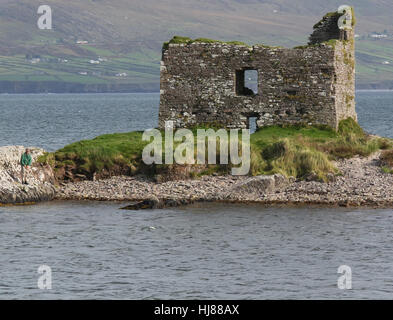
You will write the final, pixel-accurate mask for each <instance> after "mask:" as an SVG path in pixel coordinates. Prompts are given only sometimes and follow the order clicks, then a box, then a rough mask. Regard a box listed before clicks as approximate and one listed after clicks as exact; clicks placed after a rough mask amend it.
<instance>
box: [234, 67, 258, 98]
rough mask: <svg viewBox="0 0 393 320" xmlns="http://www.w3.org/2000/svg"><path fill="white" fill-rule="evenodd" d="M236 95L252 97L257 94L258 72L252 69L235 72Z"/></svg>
mask: <svg viewBox="0 0 393 320" xmlns="http://www.w3.org/2000/svg"><path fill="white" fill-rule="evenodd" d="M236 94H237V95H238V96H254V95H256V94H258V71H257V70H252V69H245V70H238V71H236Z"/></svg>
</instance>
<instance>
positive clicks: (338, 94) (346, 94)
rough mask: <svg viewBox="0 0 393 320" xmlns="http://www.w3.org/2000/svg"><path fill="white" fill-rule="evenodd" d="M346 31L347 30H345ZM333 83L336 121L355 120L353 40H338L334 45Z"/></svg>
mask: <svg viewBox="0 0 393 320" xmlns="http://www.w3.org/2000/svg"><path fill="white" fill-rule="evenodd" d="M345 32H346V33H348V31H345ZM334 65H335V70H336V79H335V80H336V81H335V83H334V91H335V102H336V114H337V122H339V121H340V120H342V119H346V118H348V117H351V118H353V119H354V120H356V121H357V114H356V109H355V42H354V40H353V38H352V40H348V41H338V42H337V43H336V45H335V59H334Z"/></svg>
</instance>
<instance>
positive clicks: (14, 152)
mask: <svg viewBox="0 0 393 320" xmlns="http://www.w3.org/2000/svg"><path fill="white" fill-rule="evenodd" d="M24 151H25V147H23V146H6V147H0V204H18V203H19V204H22V203H33V202H39V201H48V200H52V199H53V198H54V197H55V194H56V189H55V186H54V183H55V178H54V174H53V170H52V168H51V167H50V166H45V165H40V164H38V163H36V161H35V160H36V159H37V158H38V157H39V156H40V155H42V154H43V153H44V150H42V149H39V148H30V151H31V156H32V158H33V166H32V168H31V172H30V174H29V178H28V182H29V184H28V185H25V184H22V181H21V167H20V165H19V161H20V157H21V155H22V153H23V152H24Z"/></svg>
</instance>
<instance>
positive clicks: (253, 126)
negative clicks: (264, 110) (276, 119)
mask: <svg viewBox="0 0 393 320" xmlns="http://www.w3.org/2000/svg"><path fill="white" fill-rule="evenodd" d="M248 129H250V133H254V132H255V131H257V117H249V118H248Z"/></svg>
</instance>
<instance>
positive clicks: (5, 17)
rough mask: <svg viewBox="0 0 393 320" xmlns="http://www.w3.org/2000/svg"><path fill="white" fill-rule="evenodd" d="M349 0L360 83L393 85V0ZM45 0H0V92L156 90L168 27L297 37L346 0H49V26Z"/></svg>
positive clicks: (212, 34)
mask: <svg viewBox="0 0 393 320" xmlns="http://www.w3.org/2000/svg"><path fill="white" fill-rule="evenodd" d="M346 3H347V4H349V5H354V6H355V10H356V15H357V21H358V25H357V27H356V28H357V29H356V33H357V34H358V35H359V37H358V38H357V59H358V61H357V62H358V65H357V72H358V73H357V84H358V87H361V88H380V87H384V88H393V26H392V25H391V21H392V20H393V1H390V0H389V1H388V0H367V1H366V0H348V1H346ZM41 4H43V2H42V1H41V0H18V1H15V0H0V92H26V91H32V92H37V91H44V92H45V91H48V92H58V91H59V90H60V91H62V90H65V91H72V92H77V91H82V92H102V91H120V92H124V91H152V90H153V91H156V90H158V89H159V61H160V53H161V47H162V43H163V42H164V41H166V40H168V39H170V38H171V37H172V36H173V35H186V36H189V37H192V38H197V37H207V38H215V39H220V40H240V41H244V42H247V43H250V44H253V43H266V44H268V45H282V46H287V47H293V46H296V45H299V44H304V43H306V42H307V38H308V35H309V34H310V33H311V32H312V26H313V25H314V24H315V22H317V21H318V20H319V19H320V18H321V17H322V15H324V14H325V13H326V12H329V11H334V10H336V9H337V8H338V6H339V5H340V4H343V3H342V1H335V0H332V1H326V0H324V1H323V0H276V1H271V0H216V1H214V0H143V1H142V0H128V1H127V0H68V1H60V0H46V1H45V4H48V5H50V6H51V8H52V11H53V30H39V29H38V28H37V25H36V24H37V19H38V14H37V13H36V12H37V8H38V6H39V5H41ZM78 42H79V43H78ZM86 42H87V43H86Z"/></svg>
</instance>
